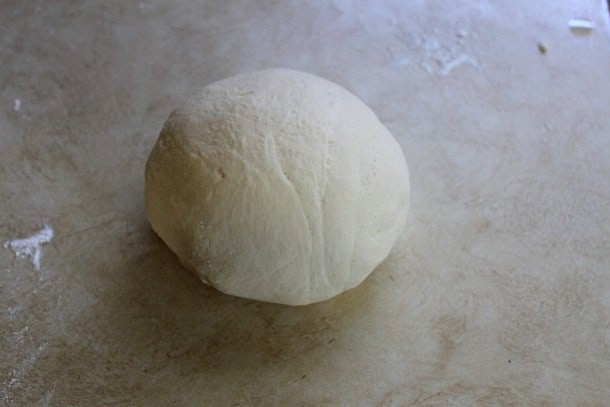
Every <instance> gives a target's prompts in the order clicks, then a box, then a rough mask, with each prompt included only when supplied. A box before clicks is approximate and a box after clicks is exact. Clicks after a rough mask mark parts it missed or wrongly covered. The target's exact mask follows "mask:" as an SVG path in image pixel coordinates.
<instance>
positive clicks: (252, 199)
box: [146, 69, 409, 305]
mask: <svg viewBox="0 0 610 407" xmlns="http://www.w3.org/2000/svg"><path fill="white" fill-rule="evenodd" d="M408 204H409V173H408V169H407V164H406V162H405V158H404V156H403V154H402V151H401V148H400V146H399V144H398V143H397V142H396V140H395V139H394V138H393V137H392V135H391V134H390V133H389V131H388V130H387V129H386V128H385V127H384V126H383V125H382V124H381V123H380V122H379V120H378V119H377V117H376V116H375V114H374V113H373V112H372V111H371V110H370V109H369V108H368V107H367V106H366V105H365V104H364V103H363V102H362V101H361V100H360V99H358V98H357V97H355V96H354V95H353V94H351V93H350V92H348V91H347V90H345V89H344V88H342V87H340V86H338V85H336V84H334V83H332V82H329V81H327V80H325V79H322V78H319V77H317V76H314V75H311V74H308V73H304V72H298V71H292V70H285V69H271V70H264V71H258V72H252V73H246V74H241V75H237V76H233V77H230V78H228V79H224V80H221V81H219V82H215V83H212V84H210V85H208V86H206V87H205V88H204V89H203V90H201V91H200V92H199V93H197V94H196V95H195V96H194V97H192V98H191V99H189V100H188V101H187V102H186V103H185V104H184V106H182V107H181V108H179V109H177V110H175V111H174V112H173V113H172V114H171V115H170V116H169V118H168V119H167V121H166V122H165V125H164V126H163V129H162V131H161V134H160V135H159V138H158V140H157V142H156V144H155V146H154V148H153V150H152V152H151V153H150V156H149V158H148V161H147V163H146V213H147V217H148V219H149V221H150V224H151V225H152V228H153V229H154V230H155V232H156V233H157V234H158V235H159V236H160V237H161V239H163V241H164V242H165V243H166V244H167V246H169V248H170V249H171V250H172V251H173V252H174V253H176V255H177V256H178V258H179V259H180V261H181V263H182V264H183V265H184V266H186V267H187V268H189V269H191V270H192V271H194V272H195V273H196V274H197V275H198V276H199V277H200V278H201V280H202V281H203V282H205V283H207V284H210V285H212V286H214V287H215V288H217V289H218V290H220V291H222V292H225V293H228V294H232V295H236V296H239V297H246V298H251V299H256V300H261V301H268V302H275V303H281V304H291V305H304V304H310V303H314V302H318V301H323V300H326V299H329V298H331V297H333V296H335V295H337V294H339V293H341V292H343V291H345V290H348V289H350V288H353V287H355V286H356V285H358V284H360V283H361V282H362V281H363V280H364V279H365V278H366V277H367V276H368V275H369V274H370V273H371V272H372V271H373V270H374V269H375V267H377V265H379V263H381V262H382V261H383V260H384V259H385V258H386V257H387V255H388V254H389V252H390V250H391V249H392V246H393V245H394V243H395V242H396V240H397V238H398V236H399V235H400V233H401V232H402V230H403V229H404V226H405V222H406V219H407V210H408Z"/></svg>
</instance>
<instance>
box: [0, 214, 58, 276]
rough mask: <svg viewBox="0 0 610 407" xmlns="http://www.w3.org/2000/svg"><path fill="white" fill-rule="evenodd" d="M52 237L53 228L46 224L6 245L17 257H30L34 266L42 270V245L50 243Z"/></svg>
mask: <svg viewBox="0 0 610 407" xmlns="http://www.w3.org/2000/svg"><path fill="white" fill-rule="evenodd" d="M51 239H53V229H51V227H50V226H49V225H47V224H45V225H44V226H43V228H42V229H40V230H39V231H38V232H36V233H34V234H33V235H31V236H29V237H25V238H23V239H14V240H9V241H7V242H5V243H4V247H5V248H7V249H11V250H12V251H13V252H14V253H15V255H16V256H17V257H27V258H29V259H30V261H31V262H32V264H33V265H34V268H35V269H36V270H40V258H41V256H42V248H41V246H42V245H44V244H47V243H49V242H50V241H51Z"/></svg>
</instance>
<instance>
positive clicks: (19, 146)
mask: <svg viewBox="0 0 610 407" xmlns="http://www.w3.org/2000/svg"><path fill="white" fill-rule="evenodd" d="M542 3H546V4H542ZM314 4H315V5H314ZM577 17H578V18H587V19H590V20H591V21H592V22H594V23H595V27H594V29H593V30H591V31H589V32H587V31H583V30H581V31H580V32H576V31H571V30H570V29H569V28H568V21H569V20H570V19H571V18H577ZM0 61H1V64H0V214H1V218H0V219H1V220H0V240H1V241H2V243H4V242H5V241H9V240H12V241H13V243H15V241H14V239H18V238H23V237H27V236H31V235H32V234H34V233H36V232H37V231H39V230H41V229H43V227H44V225H45V224H46V225H48V228H49V229H47V232H46V233H47V235H44V229H43V234H42V235H38V238H39V240H40V241H41V242H42V241H44V240H50V241H49V242H48V243H47V244H44V245H42V246H40V247H41V248H40V253H39V254H40V259H39V262H40V264H39V267H38V269H37V267H36V264H35V263H36V261H35V260H36V259H35V255H36V253H35V250H34V249H36V247H34V248H33V249H32V251H31V253H30V255H31V256H30V257H27V256H26V257H25V258H18V257H16V256H15V255H14V253H13V250H12V249H15V247H11V246H10V245H9V244H7V245H6V247H0V316H1V318H0V352H1V353H0V405H6V406H21V405H24V406H25V405H41V406H68V405H82V406H93V405H146V406H168V405H185V406H186V405H193V406H194V405H201V406H203V405H205V406H273V405H277V406H337V405H338V406H342V405H343V406H406V405H411V406H437V405H458V406H472V405H483V406H484V405H519V406H524V405H533V406H538V405H541V406H542V405H544V406H547V405H548V406H558V405H566V406H572V405H579V406H603V405H608V404H607V403H608V402H609V400H610V325H609V324H610V322H609V321H610V30H609V28H608V13H607V6H606V3H605V1H601V0H599V1H598V0H571V1H568V0H566V1H561V2H560V1H548V2H537V1H526V0H522V1H508V0H506V1H491V0H489V1H484V0H478V1H465V0H460V1H453V2H449V1H423V0H420V1H411V2H406V1H398V0H397V1H394V2H390V1H387V2H383V4H382V2H377V1H375V2H373V1H366V2H365V1H357V2H354V3H352V2H349V1H345V0H342V1H333V2H328V3H323V2H303V1H257V2H254V1H250V2H248V1H243V2H239V1H222V2H221V1H217V2H212V1H208V2H200V1H182V0H176V1H171V2H164V1H143V2H135V1H128V2H122V1H109V2H102V1H88V2H87V1H85V2H68V1H63V2H45V1H38V2H35V1H27V2H26V1H24V2H21V1H6V0H5V1H1V2H0ZM267 67H289V68H296V69H303V70H307V71H311V72H314V73H317V74H319V75H321V76H323V77H326V78H328V79H331V80H334V81H336V82H338V83H340V84H341V85H343V86H345V87H346V88H348V89H350V90H351V91H352V92H354V93H355V94H357V95H358V96H359V97H361V98H362V99H363V100H364V101H366V102H367V103H368V104H369V105H370V106H371V107H372V108H373V110H375V111H376V112H377V113H378V115H379V117H380V119H381V120H382V121H383V122H384V123H385V124H386V125H387V126H388V128H389V129H390V130H391V131H392V133H393V134H394V136H395V137H396V138H397V139H398V140H399V142H400V144H401V146H402V148H403V150H404V152H405V155H406V157H407V160H408V163H409V166H410V170H411V183H412V201H411V205H412V206H411V207H412V209H411V212H410V215H409V216H410V217H409V223H408V227H407V230H406V231H405V233H404V235H403V236H402V237H401V239H400V241H399V243H398V244H397V246H396V248H395V249H394V251H393V252H392V253H391V255H390V257H389V258H388V259H387V261H386V262H384V263H383V264H382V265H381V266H380V267H379V268H378V269H377V270H376V271H375V272H374V273H373V274H372V275H371V277H370V278H368V279H367V280H366V282H365V283H363V284H362V285H361V286H359V287H358V288H356V289H354V290H352V291H350V292H348V293H346V294H344V295H341V296H339V297H337V298H335V299H333V300H331V301H328V302H326V303H321V304H317V305H313V306H308V307H301V308H290V307H283V306H278V305H272V304H263V303H258V302H253V301H246V300H241V299H237V298H233V297H229V296H226V295H222V294H220V293H218V292H216V291H214V290H213V289H210V288H208V287H206V286H204V285H203V284H200V283H199V282H198V281H197V280H196V279H195V278H194V277H193V276H191V275H190V274H189V273H188V272H187V271H185V270H184V269H182V268H181V267H180V266H179V264H178V262H177V260H176V258H175V257H174V256H173V255H172V253H171V252H169V250H168V249H167V248H166V247H165V246H164V245H163V244H162V243H161V242H160V240H159V239H158V238H156V237H155V235H154V234H153V233H152V232H151V230H150V228H149V227H148V225H147V222H146V219H145V217H144V214H143V166H144V162H145V159H146V156H147V154H148V152H149V151H150V149H151V147H152V144H153V142H154V140H155V138H156V136H157V134H158V132H159V129H160V127H161V125H162V123H163V121H164V120H165V118H166V117H167V115H168V114H169V112H170V111H171V110H172V109H174V108H175V107H177V106H178V105H179V104H180V103H181V102H182V101H183V100H184V99H185V97H186V96H188V95H189V94H191V93H193V92H194V91H195V90H196V89H197V88H199V87H201V86H202V85H204V84H206V83H208V82H211V81H213V80H217V79H221V78H223V77H226V76H229V75H232V74H235V73H238V72H243V71H248V70H254V69H261V68H267ZM50 230H52V231H53V236H52V237H51V236H50V232H49V231H50Z"/></svg>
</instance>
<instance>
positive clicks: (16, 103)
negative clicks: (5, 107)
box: [13, 99, 21, 112]
mask: <svg viewBox="0 0 610 407" xmlns="http://www.w3.org/2000/svg"><path fill="white" fill-rule="evenodd" d="M13 108H14V109H15V111H16V112H18V111H19V109H21V99H15V101H14V102H13Z"/></svg>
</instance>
